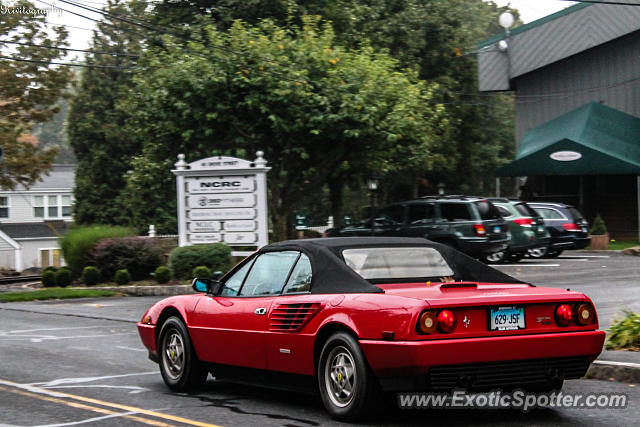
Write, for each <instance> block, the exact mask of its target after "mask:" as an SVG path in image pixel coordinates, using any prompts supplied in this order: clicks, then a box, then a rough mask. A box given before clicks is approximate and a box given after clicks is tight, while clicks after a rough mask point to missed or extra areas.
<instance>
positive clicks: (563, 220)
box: [527, 202, 591, 258]
mask: <svg viewBox="0 0 640 427" xmlns="http://www.w3.org/2000/svg"><path fill="white" fill-rule="evenodd" d="M527 204H528V205H529V206H531V207H532V208H533V209H535V211H536V212H538V213H539V214H540V216H541V217H542V218H543V219H544V224H545V226H546V227H547V230H548V231H549V234H550V235H551V242H550V243H549V246H548V247H547V248H537V249H531V250H530V251H529V256H530V257H532V258H541V257H548V258H553V257H557V256H558V255H560V254H561V253H562V251H563V250H565V249H583V248H586V247H587V246H589V244H590V243H591V237H589V223H588V222H587V220H586V219H585V218H584V216H583V215H582V214H581V213H580V211H578V209H576V208H575V207H573V206H571V205H565V204H564V203H543V202H528V203H527Z"/></svg>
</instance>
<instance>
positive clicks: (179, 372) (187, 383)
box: [159, 316, 208, 391]
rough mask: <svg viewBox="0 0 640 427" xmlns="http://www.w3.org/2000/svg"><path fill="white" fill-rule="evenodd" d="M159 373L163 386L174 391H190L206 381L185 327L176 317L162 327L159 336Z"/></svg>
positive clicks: (168, 320) (169, 319)
mask: <svg viewBox="0 0 640 427" xmlns="http://www.w3.org/2000/svg"><path fill="white" fill-rule="evenodd" d="M159 338H160V339H159V343H160V346H159V350H160V351H159V352H160V373H161V374H162V379H163V380H164V382H165V384H166V385H167V386H169V388H171V389H172V390H175V391H192V390H195V389H197V388H199V387H201V386H202V385H203V384H204V382H205V381H206V380H207V375H208V371H207V369H206V368H205V367H204V366H203V365H202V363H200V361H199V360H198V357H197V356H196V353H195V350H194V349H193V345H192V343H191V338H190V337H189V332H188V331H187V327H186V326H185V325H184V323H183V322H182V320H181V319H179V318H178V317H175V316H174V317H170V318H168V319H167V321H166V322H164V324H163V325H162V329H161V330H160V336H159Z"/></svg>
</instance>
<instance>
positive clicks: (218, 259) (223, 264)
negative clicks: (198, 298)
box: [169, 243, 231, 279]
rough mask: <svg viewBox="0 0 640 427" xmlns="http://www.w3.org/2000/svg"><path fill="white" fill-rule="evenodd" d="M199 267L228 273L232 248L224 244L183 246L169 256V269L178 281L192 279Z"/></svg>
mask: <svg viewBox="0 0 640 427" xmlns="http://www.w3.org/2000/svg"><path fill="white" fill-rule="evenodd" d="M199 265H204V266H206V267H208V268H209V269H210V270H211V271H217V270H221V271H227V270H228V269H229V267H231V248H230V247H229V246H227V245H225V244H222V243H214V244H210V245H194V246H183V247H181V248H175V249H174V250H172V251H171V254H170V255H169V268H171V271H173V277H175V278H177V279H189V278H191V274H192V272H193V269H194V268H196V267H197V266H199Z"/></svg>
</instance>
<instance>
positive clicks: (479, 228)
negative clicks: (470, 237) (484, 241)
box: [473, 224, 487, 237]
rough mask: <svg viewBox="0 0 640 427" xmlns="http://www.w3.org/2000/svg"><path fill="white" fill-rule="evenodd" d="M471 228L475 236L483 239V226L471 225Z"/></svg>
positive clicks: (484, 234) (485, 233) (485, 231)
mask: <svg viewBox="0 0 640 427" xmlns="http://www.w3.org/2000/svg"><path fill="white" fill-rule="evenodd" d="M473 228H474V230H475V231H476V236H479V237H484V236H486V235H487V230H485V228H484V224H473Z"/></svg>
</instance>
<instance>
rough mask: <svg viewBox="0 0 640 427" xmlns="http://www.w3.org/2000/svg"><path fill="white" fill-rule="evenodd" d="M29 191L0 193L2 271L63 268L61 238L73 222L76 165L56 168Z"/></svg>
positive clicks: (0, 254)
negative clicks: (59, 239) (59, 242)
mask: <svg viewBox="0 0 640 427" xmlns="http://www.w3.org/2000/svg"><path fill="white" fill-rule="evenodd" d="M41 178H42V181H38V182H36V183H35V184H33V185H32V186H31V187H29V188H25V187H23V186H17V187H16V189H15V190H0V268H12V269H15V270H18V271H21V270H24V269H25V268H29V267H43V268H44V267H47V266H49V265H54V266H60V265H64V260H63V258H62V254H61V251H60V247H59V245H58V237H59V236H61V235H63V234H64V233H66V230H67V228H68V226H69V223H70V222H71V221H72V218H71V206H72V201H73V198H72V191H73V186H74V180H75V165H54V166H53V169H52V170H51V171H50V172H49V175H43V176H42V177H41Z"/></svg>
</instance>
